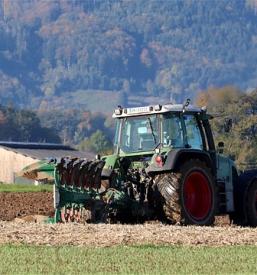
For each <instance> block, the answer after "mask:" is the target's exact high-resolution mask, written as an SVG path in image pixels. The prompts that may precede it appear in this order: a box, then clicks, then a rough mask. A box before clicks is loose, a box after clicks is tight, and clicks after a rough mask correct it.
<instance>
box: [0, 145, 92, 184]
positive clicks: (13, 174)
mask: <svg viewBox="0 0 257 275" xmlns="http://www.w3.org/2000/svg"><path fill="white" fill-rule="evenodd" d="M65 156H69V157H81V158H87V159H93V158H94V155H93V154H92V153H90V152H82V151H77V150H75V149H74V148H72V147H70V146H66V145H62V144H54V143H25V142H1V141H0V182H3V183H17V182H19V181H23V182H24V181H26V180H24V179H22V180H21V179H20V178H19V177H17V173H19V172H20V171H21V170H22V169H23V168H24V167H25V166H28V165H31V164H33V163H36V162H38V161H40V160H45V159H48V158H60V157H65Z"/></svg>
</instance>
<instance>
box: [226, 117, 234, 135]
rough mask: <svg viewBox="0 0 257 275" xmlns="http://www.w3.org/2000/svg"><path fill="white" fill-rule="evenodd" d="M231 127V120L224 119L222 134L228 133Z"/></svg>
mask: <svg viewBox="0 0 257 275" xmlns="http://www.w3.org/2000/svg"><path fill="white" fill-rule="evenodd" d="M232 125H233V121H232V118H226V119H225V121H224V132H225V133H229V132H230V130H231V128H232Z"/></svg>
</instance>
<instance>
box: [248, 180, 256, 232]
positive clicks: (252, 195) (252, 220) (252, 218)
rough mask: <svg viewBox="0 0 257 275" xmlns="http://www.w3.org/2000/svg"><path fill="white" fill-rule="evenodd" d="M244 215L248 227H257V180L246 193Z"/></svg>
mask: <svg viewBox="0 0 257 275" xmlns="http://www.w3.org/2000/svg"><path fill="white" fill-rule="evenodd" d="M246 215H247V220H248V224H249V225H250V226H254V227H256V226H257V180H255V181H254V182H253V183H252V184H251V185H250V187H249V188H248V190H247V193H246Z"/></svg>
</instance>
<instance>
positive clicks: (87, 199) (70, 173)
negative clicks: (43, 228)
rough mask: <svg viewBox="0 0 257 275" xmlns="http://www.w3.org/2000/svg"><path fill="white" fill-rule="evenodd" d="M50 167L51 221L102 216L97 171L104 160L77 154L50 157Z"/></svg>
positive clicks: (89, 218)
mask: <svg viewBox="0 0 257 275" xmlns="http://www.w3.org/2000/svg"><path fill="white" fill-rule="evenodd" d="M51 163H52V164H54V165H55V169H54V178H55V185H54V204H55V209H56V211H55V222H79V223H81V222H82V223H85V222H88V221H92V222H97V221H98V219H102V217H99V216H101V215H102V214H98V215H97V213H96V212H97V211H98V212H99V213H104V207H105V203H104V201H103V200H102V197H101V193H100V188H101V173H102V169H103V167H104V164H105V162H104V161H102V160H93V161H91V160H90V161H89V160H86V159H79V158H68V157H65V158H61V159H58V160H56V159H55V160H52V162H51Z"/></svg>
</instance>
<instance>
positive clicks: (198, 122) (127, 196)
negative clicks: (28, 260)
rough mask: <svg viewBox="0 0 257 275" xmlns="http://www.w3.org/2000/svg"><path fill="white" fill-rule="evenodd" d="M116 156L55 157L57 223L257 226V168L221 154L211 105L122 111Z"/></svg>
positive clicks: (119, 110)
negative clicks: (219, 221)
mask: <svg viewBox="0 0 257 275" xmlns="http://www.w3.org/2000/svg"><path fill="white" fill-rule="evenodd" d="M113 117H114V118H115V119H116V134H115V140H114V153H113V154H112V155H109V156H104V157H102V158H100V157H97V158H96V160H93V161H88V160H86V159H78V158H73V159H72V158H68V157H67V158H62V159H59V160H54V164H55V196H54V197H55V200H54V201H55V207H56V214H55V220H56V222H110V223H114V222H121V223H136V222H144V221H147V220H155V219H158V220H161V221H164V222H167V223H171V224H183V225H189V224H195V225H212V224H213V223H214V220H215V216H216V215H224V214H229V215H230V217H231V219H232V220H233V221H234V223H237V224H241V225H251V226H256V225H257V171H256V170H252V171H247V172H244V173H240V172H239V171H238V170H237V168H236V166H235V164H234V163H233V161H232V160H230V159H229V158H227V157H225V156H224V155H223V154H222V149H223V146H224V144H222V143H220V144H219V148H218V152H217V150H216V149H215V144H214V140H213V135H212V131H211V127H210V124H209V120H210V119H211V118H212V116H211V115H209V114H208V113H207V111H206V109H205V108H197V107H194V106H191V105H189V101H187V102H186V103H185V104H183V105H182V104H178V105H174V104H167V105H155V106H146V107H136V108H122V107H120V106H119V107H118V108H117V109H116V110H115V112H114V114H113Z"/></svg>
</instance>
